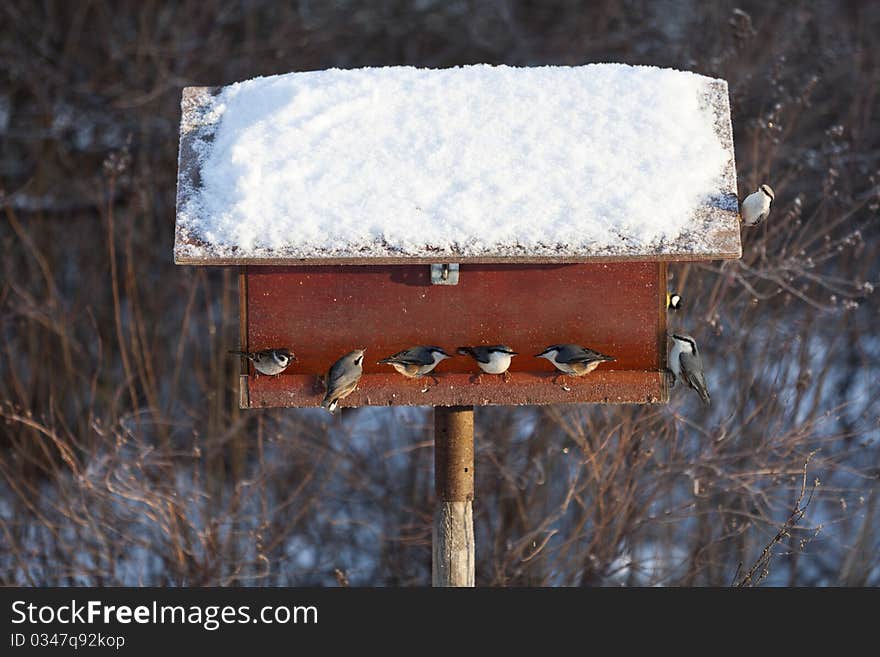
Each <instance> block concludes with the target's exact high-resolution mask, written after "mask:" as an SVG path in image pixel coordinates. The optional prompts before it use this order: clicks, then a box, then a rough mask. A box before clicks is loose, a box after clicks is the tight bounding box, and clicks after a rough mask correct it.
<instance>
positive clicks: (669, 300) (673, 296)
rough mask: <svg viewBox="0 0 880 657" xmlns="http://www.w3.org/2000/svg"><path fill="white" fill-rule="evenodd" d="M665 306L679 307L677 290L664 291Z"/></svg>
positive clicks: (669, 308)
mask: <svg viewBox="0 0 880 657" xmlns="http://www.w3.org/2000/svg"><path fill="white" fill-rule="evenodd" d="M666 308H667V309H668V310H679V309H681V295H680V294H678V293H677V292H667V293H666Z"/></svg>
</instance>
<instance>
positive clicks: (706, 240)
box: [174, 64, 741, 585]
mask: <svg viewBox="0 0 880 657" xmlns="http://www.w3.org/2000/svg"><path fill="white" fill-rule="evenodd" d="M740 255H741V243H740V233H739V213H738V204H737V197H736V172H735V167H734V153H733V136H732V130H731V123H730V109H729V103H728V93H727V84H726V82H724V81H723V80H716V79H711V78H706V77H703V76H699V75H695V74H692V73H686V72H680V71H673V70H665V69H658V68H652V67H632V66H626V65H619V64H595V65H587V66H577V67H553V66H550V67H535V68H511V67H506V66H499V67H493V66H483V65H480V66H465V67H458V68H452V69H443V70H426V69H415V68H410V67H388V68H366V69H358V70H338V69H333V70H328V71H314V72H304V73H291V74H287V75H281V76H274V77H268V78H258V79H255V80H249V81H247V82H243V83H239V84H234V85H230V86H227V87H222V88H218V87H188V88H186V89H184V90H183V101H182V118H181V126H180V159H179V171H178V189H177V223H176V236H175V244H174V259H175V262H176V263H177V264H181V265H213V266H225V267H236V268H237V270H238V272H239V286H240V313H241V317H240V320H241V321H240V327H241V335H240V340H241V342H240V347H241V349H243V350H246V351H257V350H262V349H268V348H278V347H286V348H289V349H292V350H293V351H294V352H295V354H296V357H297V360H296V361H295V362H294V363H293V364H292V365H291V366H289V367H288V368H287V369H286V370H285V371H284V372H283V373H282V374H281V375H279V376H264V375H260V376H257V375H256V374H257V373H256V372H255V371H254V370H253V366H252V364H250V363H249V362H247V361H246V360H245V359H242V370H241V373H240V390H241V394H240V403H241V406H242V407H243V408H261V407H281V406H287V407H307V406H317V405H319V404H320V402H321V399H322V396H323V393H324V390H323V389H322V386H321V385H320V384H319V382H318V377H319V376H321V375H323V374H324V373H326V372H327V370H328V368H329V367H330V365H331V364H332V363H333V362H334V361H336V359H338V358H339V357H340V356H342V355H343V354H346V353H348V352H350V351H352V350H354V349H359V348H365V349H366V357H365V359H364V365H363V376H362V378H361V380H360V384H359V387H358V388H357V390H356V391H355V392H354V393H352V394H351V395H350V396H348V397H346V398H345V399H343V400H342V401H341V403H340V405H341V406H349V407H352V406H366V405H375V406H388V405H423V406H434V407H435V425H436V426H435V447H436V451H435V479H436V491H437V500H438V506H437V510H436V513H435V535H434V582H435V584H463V585H468V584H470V585H472V584H473V531H472V510H471V500H472V497H473V414H472V410H471V409H472V408H473V407H474V406H480V405H493V404H504V405H519V404H558V403H583V402H594V403H606V404H616V403H663V402H666V401H667V400H668V396H669V395H668V389H667V385H668V383H667V377H666V374H665V371H666V357H667V356H666V353H667V335H666V314H667V307H666V306H667V265H668V263H669V262H677V261H696V260H714V259H725V258H738V257H740ZM685 303H687V301H685ZM560 343H575V344H579V345H583V346H584V347H588V348H590V349H593V350H595V351H598V352H601V353H602V354H607V355H609V356H612V357H613V358H614V361H613V362H603V363H602V364H601V365H600V366H599V367H598V368H597V369H595V371H592V372H590V373H589V374H587V375H586V376H583V377H579V378H567V381H566V385H564V386H563V385H558V384H557V383H555V382H554V377H555V376H556V375H557V374H558V372H556V371H555V370H554V367H553V364H552V363H550V362H548V361H547V360H545V359H541V358H536V357H535V355H536V354H538V353H540V352H542V351H543V350H545V349H546V348H547V347H548V346H550V345H554V344H560ZM495 344H504V345H508V346H509V347H511V348H512V349H513V350H514V351H516V352H518V354H519V355H517V356H515V357H514V358H513V361H512V365H511V367H510V371H509V377H507V380H505V378H502V377H501V376H495V375H484V376H482V377H481V378H480V379H478V380H475V378H474V375H475V374H476V373H477V372H478V371H479V370H478V369H477V366H476V364H475V362H474V361H473V360H472V359H470V358H468V357H464V356H456V357H454V358H450V359H447V360H443V361H442V362H441V363H440V364H439V365H438V366H437V368H436V370H435V371H434V372H433V373H434V374H435V375H436V377H437V383H436V384H433V385H428V386H425V385H424V383H423V381H422V380H418V379H416V380H413V379H407V378H405V377H403V376H401V375H400V374H398V373H397V372H395V371H394V370H393V369H392V368H391V367H389V366H388V365H382V364H378V363H377V361H379V360H380V359H382V358H385V357H387V356H389V355H391V354H394V353H396V352H398V351H401V350H403V349H406V348H409V347H412V346H414V345H436V346H439V347H443V348H445V349H446V350H447V351H448V352H449V353H450V354H455V352H456V348H457V347H459V346H477V345H495ZM236 346H238V345H230V347H231V348H232V347H236ZM444 409H445V410H444Z"/></svg>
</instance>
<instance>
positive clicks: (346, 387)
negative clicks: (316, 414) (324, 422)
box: [321, 349, 366, 415]
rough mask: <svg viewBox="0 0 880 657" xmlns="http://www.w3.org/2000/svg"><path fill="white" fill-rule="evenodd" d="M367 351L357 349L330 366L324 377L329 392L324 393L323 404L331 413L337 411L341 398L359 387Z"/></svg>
mask: <svg viewBox="0 0 880 657" xmlns="http://www.w3.org/2000/svg"><path fill="white" fill-rule="evenodd" d="M365 351H366V349H355V350H354V351H351V352H349V353H347V354H345V356H343V357H342V358H340V359H339V360H337V361H336V362H335V363H333V365H331V366H330V371H328V372H327V376H326V378H325V379H324V382H325V386H326V388H327V392H326V393H324V399H322V400H321V406H322V407H323V408H325V409H327V410H328V411H329V412H330V414H331V415H332V414H333V413H335V412H336V407H337V406H338V405H339V400H341V399H345V398H346V397H348V396H349V395H350V394H351V393H353V392H354V389H355V388H357V384H358V381H360V380H361V374H363V372H364V367H363V366H364V352H365Z"/></svg>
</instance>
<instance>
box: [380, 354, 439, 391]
mask: <svg viewBox="0 0 880 657" xmlns="http://www.w3.org/2000/svg"><path fill="white" fill-rule="evenodd" d="M446 358H452V356H450V355H449V354H447V353H446V352H445V351H444V350H443V349H441V348H440V347H425V346H421V345H419V346H416V347H410V348H409V349H404V350H403V351H398V352H397V353H396V354H393V355H391V356H388V358H383V359H382V360H380V361H379V362H378V364H379V365H391V367H393V368H394V369H395V370H397V371H398V372H400V373H401V374H403V375H404V376H405V377H407V378H409V379H417V378H421V377H423V376H429V377H430V378H432V379H433V380H434V383H435V384H437V383H440V381H439V380H438V379H437V377H436V376H434V375H433V374H431V372H432V371H433V370H434V368H435V367H437V364H438V363H439V362H440V361H442V360H445V359H446ZM427 391H428V386H427V385H426V386H425V387H424V388H422V392H427Z"/></svg>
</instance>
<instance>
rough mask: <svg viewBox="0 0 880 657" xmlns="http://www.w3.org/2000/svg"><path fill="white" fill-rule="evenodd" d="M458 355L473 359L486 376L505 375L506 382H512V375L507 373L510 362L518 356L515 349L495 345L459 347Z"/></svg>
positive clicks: (478, 376)
mask: <svg viewBox="0 0 880 657" xmlns="http://www.w3.org/2000/svg"><path fill="white" fill-rule="evenodd" d="M458 353H460V354H463V355H465V356H470V357H471V358H473V359H474V360H475V361H477V365H479V366H480V369H481V370H482V371H483V372H485V373H486V374H501V375H503V376H504V381H505V382H507V381H509V380H510V373H508V371H507V370H508V368H509V367H510V360H511V359H512V358H513V357H514V356H516V355H517V353H516V352H515V351H514V350H513V349H511V348H510V347H508V346H507V345H503V344H493V345H490V346H488V347H459V348H458ZM481 376H482V374H480V375H477V380H479V379H480V377H481Z"/></svg>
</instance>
